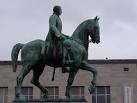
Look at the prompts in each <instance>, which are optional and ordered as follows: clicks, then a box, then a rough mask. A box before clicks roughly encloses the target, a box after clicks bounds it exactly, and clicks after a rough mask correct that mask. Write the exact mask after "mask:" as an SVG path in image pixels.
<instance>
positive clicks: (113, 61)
mask: <svg viewBox="0 0 137 103" xmlns="http://www.w3.org/2000/svg"><path fill="white" fill-rule="evenodd" d="M88 63H90V64H137V59H93V60H91V59H90V60H88ZM11 64H12V61H10V60H7V61H0V65H11ZM18 64H21V61H18Z"/></svg>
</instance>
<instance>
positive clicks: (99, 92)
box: [92, 86, 110, 103]
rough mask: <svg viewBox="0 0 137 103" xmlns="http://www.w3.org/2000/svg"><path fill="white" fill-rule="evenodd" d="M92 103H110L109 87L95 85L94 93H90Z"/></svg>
mask: <svg viewBox="0 0 137 103" xmlns="http://www.w3.org/2000/svg"><path fill="white" fill-rule="evenodd" d="M92 103H110V87H109V86H97V88H96V92H95V94H93V95H92Z"/></svg>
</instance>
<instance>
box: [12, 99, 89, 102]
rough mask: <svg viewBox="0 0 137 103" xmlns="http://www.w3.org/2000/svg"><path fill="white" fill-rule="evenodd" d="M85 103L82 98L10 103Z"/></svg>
mask: <svg viewBox="0 0 137 103" xmlns="http://www.w3.org/2000/svg"><path fill="white" fill-rule="evenodd" d="M68 102H69V103H86V102H87V101H86V99H84V98H75V99H53V100H51V99H32V100H14V101H13V102H12V103H68Z"/></svg>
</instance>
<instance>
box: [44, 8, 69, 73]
mask: <svg viewBox="0 0 137 103" xmlns="http://www.w3.org/2000/svg"><path fill="white" fill-rule="evenodd" d="M61 13H62V9H61V7H60V6H54V8H53V14H52V15H51V16H50V18H49V32H48V35H47V38H46V41H45V42H48V43H49V45H48V47H47V51H48V50H49V49H50V48H53V50H54V51H51V52H52V54H53V56H54V57H56V54H57V52H58V50H62V49H63V48H61V47H62V46H61V45H63V44H62V43H63V41H64V40H65V39H67V38H69V37H68V36H66V35H64V34H62V33H61V31H62V22H61V19H60V17H59V16H60V15H61ZM62 51H63V50H62ZM44 52H45V46H43V49H42V54H44ZM63 60H64V59H63ZM65 72H68V70H67V68H66V67H65V66H63V67H62V73H65Z"/></svg>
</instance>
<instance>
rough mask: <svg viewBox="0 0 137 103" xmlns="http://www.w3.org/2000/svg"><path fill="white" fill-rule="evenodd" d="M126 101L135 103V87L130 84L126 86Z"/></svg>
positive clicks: (125, 102)
mask: <svg viewBox="0 0 137 103" xmlns="http://www.w3.org/2000/svg"><path fill="white" fill-rule="evenodd" d="M124 103H133V88H132V87H130V86H126V87H124Z"/></svg>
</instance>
